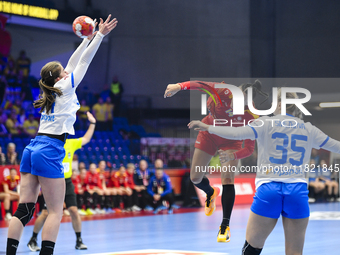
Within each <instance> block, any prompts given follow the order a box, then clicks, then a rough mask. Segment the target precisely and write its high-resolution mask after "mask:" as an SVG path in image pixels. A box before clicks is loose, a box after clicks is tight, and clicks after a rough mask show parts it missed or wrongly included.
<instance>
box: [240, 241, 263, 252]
mask: <svg viewBox="0 0 340 255" xmlns="http://www.w3.org/2000/svg"><path fill="white" fill-rule="evenodd" d="M261 252H262V248H254V247H253V246H251V245H250V244H249V243H248V242H247V240H246V242H245V243H244V246H243V248H242V255H259V254H261Z"/></svg>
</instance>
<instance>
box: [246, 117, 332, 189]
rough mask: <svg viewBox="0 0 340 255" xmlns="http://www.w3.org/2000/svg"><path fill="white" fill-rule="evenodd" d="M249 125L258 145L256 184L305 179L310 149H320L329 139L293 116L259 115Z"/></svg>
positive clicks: (304, 180) (302, 180)
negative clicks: (259, 116)
mask: <svg viewBox="0 0 340 255" xmlns="http://www.w3.org/2000/svg"><path fill="white" fill-rule="evenodd" d="M250 126H251V128H252V130H253V132H254V134H255V137H256V138H257V145H258V146H257V148H258V157H257V164H258V170H257V174H256V180H255V184H256V187H259V186H260V185H261V184H263V183H267V182H274V181H276V182H285V183H295V182H307V180H306V173H307V172H308V171H309V161H310V155H311V151H312V148H316V149H320V147H322V146H323V145H325V144H326V142H327V141H328V139H329V137H328V136H327V135H326V134H324V133H323V132H321V131H320V130H319V129H318V128H317V127H315V126H313V125H312V124H311V123H309V122H308V123H305V122H304V121H303V120H301V119H299V118H296V117H294V116H292V115H276V116H273V117H261V118H259V119H257V120H256V121H254V122H253V123H250Z"/></svg>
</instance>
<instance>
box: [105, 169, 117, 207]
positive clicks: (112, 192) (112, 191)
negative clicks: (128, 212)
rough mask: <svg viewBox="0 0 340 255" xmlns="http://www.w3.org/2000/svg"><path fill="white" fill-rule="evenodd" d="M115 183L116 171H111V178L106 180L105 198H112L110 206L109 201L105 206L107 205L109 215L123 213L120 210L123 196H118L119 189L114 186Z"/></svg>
mask: <svg viewBox="0 0 340 255" xmlns="http://www.w3.org/2000/svg"><path fill="white" fill-rule="evenodd" d="M114 182H115V171H111V173H110V175H109V177H108V178H107V179H106V182H105V191H104V192H105V196H109V197H110V205H109V206H108V205H107V201H105V204H106V205H107V209H106V211H107V212H108V213H109V212H111V210H109V209H110V208H111V209H114V210H112V212H121V208H120V201H121V196H120V195H118V192H117V188H116V187H115V185H114Z"/></svg>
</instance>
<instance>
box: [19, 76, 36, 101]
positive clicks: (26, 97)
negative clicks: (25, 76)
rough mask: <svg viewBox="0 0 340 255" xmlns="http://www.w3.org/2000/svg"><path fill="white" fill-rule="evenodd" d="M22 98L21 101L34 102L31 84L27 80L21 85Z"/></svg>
mask: <svg viewBox="0 0 340 255" xmlns="http://www.w3.org/2000/svg"><path fill="white" fill-rule="evenodd" d="M20 98H21V101H22V102H25V103H26V104H28V103H32V102H33V94H32V88H31V85H30V84H29V83H28V82H27V81H25V82H23V84H22V86H21V95H20Z"/></svg>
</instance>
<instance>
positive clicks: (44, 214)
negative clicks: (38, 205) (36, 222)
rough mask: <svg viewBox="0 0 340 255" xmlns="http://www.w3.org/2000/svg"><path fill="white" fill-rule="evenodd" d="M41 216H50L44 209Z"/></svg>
mask: <svg viewBox="0 0 340 255" xmlns="http://www.w3.org/2000/svg"><path fill="white" fill-rule="evenodd" d="M41 215H42V216H44V217H45V218H46V217H47V216H48V211H47V209H43V210H42V211H41Z"/></svg>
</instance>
